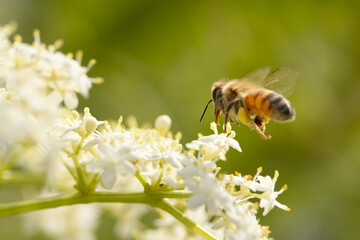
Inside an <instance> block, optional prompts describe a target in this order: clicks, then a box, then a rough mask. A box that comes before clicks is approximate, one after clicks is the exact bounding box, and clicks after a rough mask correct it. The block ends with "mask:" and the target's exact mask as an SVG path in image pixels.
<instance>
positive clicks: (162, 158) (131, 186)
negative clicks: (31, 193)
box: [0, 25, 289, 239]
mask: <svg viewBox="0 0 360 240" xmlns="http://www.w3.org/2000/svg"><path fill="white" fill-rule="evenodd" d="M13 28H14V27H13V25H6V26H3V27H1V28H0V87H1V90H0V109H1V110H0V119H1V121H2V122H1V124H0V163H1V166H4V167H3V168H2V169H5V170H1V171H12V170H13V168H14V167H15V166H16V167H17V168H18V167H20V169H24V170H26V171H30V172H36V173H42V174H44V176H46V182H45V186H46V187H45V188H46V191H50V192H69V191H72V190H73V189H74V188H73V187H74V185H75V188H76V189H78V190H79V191H80V192H82V193H85V194H87V193H91V192H96V191H109V192H120V193H130V192H141V191H144V186H147V189H145V192H146V191H148V192H150V193H156V192H164V193H170V192H176V193H189V195H190V197H189V198H188V199H186V200H184V199H172V200H171V201H170V200H169V202H170V203H171V204H172V205H174V206H177V207H178V208H179V209H181V210H182V211H183V212H184V214H185V215H186V216H187V217H189V218H190V219H191V220H193V221H194V222H195V223H196V224H198V225H199V226H201V227H202V228H204V229H206V230H207V231H208V232H210V233H212V234H213V235H214V236H216V237H217V238H218V239H268V234H269V230H268V228H267V227H264V226H261V225H260V224H259V220H258V219H257V218H256V214H257V212H258V209H259V207H260V208H263V209H264V211H263V214H264V215H266V214H267V213H268V212H269V211H270V210H271V209H272V208H274V206H277V207H279V208H282V209H284V210H289V209H288V208H287V207H286V206H285V205H282V204H280V203H279V202H278V201H277V200H276V199H277V197H278V195H279V194H281V193H282V192H283V191H284V190H285V189H286V186H284V187H283V188H282V189H281V190H280V191H275V183H276V180H277V178H278V175H279V174H278V173H277V172H276V173H275V176H274V177H273V178H271V177H269V176H265V177H264V176H261V175H260V173H261V168H259V169H258V171H257V173H256V175H255V176H253V177H252V176H249V175H246V176H242V175H241V174H239V173H235V174H231V175H226V174H224V173H221V172H220V168H219V167H218V166H217V161H218V160H225V159H226V158H225V155H226V153H227V151H228V150H229V148H230V147H232V148H234V149H236V150H238V151H241V149H240V146H239V143H238V142H237V141H236V140H235V139H234V137H235V133H234V132H233V131H231V130H229V131H228V132H227V133H221V134H219V133H218V132H217V128H216V125H215V123H212V124H211V129H212V130H213V131H214V134H213V135H210V136H201V137H199V139H197V140H194V141H192V142H191V143H188V144H186V147H187V149H188V150H184V149H183V146H182V144H181V143H180V140H181V134H180V133H177V134H175V135H173V134H172V132H170V127H171V119H170V118H169V117H168V116H166V115H162V116H159V117H158V118H157V119H156V121H155V124H154V128H149V129H145V128H138V127H137V124H136V123H134V122H133V123H131V121H130V123H129V124H128V127H125V125H124V124H123V123H122V121H123V119H122V117H120V118H119V120H118V121H117V122H111V121H99V120H97V119H96V118H95V117H94V116H92V115H91V114H90V110H89V109H88V108H85V109H84V114H79V113H78V112H77V111H75V110H72V109H74V108H75V107H76V106H77V103H78V100H77V96H76V93H79V94H81V95H83V96H84V97H86V96H88V91H89V89H90V87H91V85H92V83H95V82H99V81H100V80H99V79H97V78H89V77H88V76H87V75H86V73H87V72H88V70H89V69H90V67H91V65H93V61H91V63H90V64H89V66H87V67H82V66H81V57H79V56H78V57H77V60H73V59H72V57H71V55H64V54H62V53H60V52H58V51H57V48H58V45H59V44H58V43H56V44H54V45H51V46H48V47H46V46H45V45H44V44H42V43H41V42H40V38H39V32H38V31H35V33H34V35H35V42H34V43H33V45H29V44H25V43H22V42H21V41H20V37H15V42H14V43H11V42H10V41H9V40H8V36H9V35H10V33H11V32H12V30H13ZM132 121H134V120H132ZM228 129H230V127H228ZM0 176H5V175H4V174H0ZM0 181H1V179H0ZM140 183H141V184H140ZM250 199H251V200H252V201H249V200H250ZM256 200H259V202H256ZM101 208H102V209H103V210H104V211H107V210H109V211H108V212H110V213H111V215H112V216H114V217H115V218H116V219H117V220H118V222H119V223H118V224H116V226H117V227H116V230H115V232H116V234H117V235H119V237H121V238H126V237H133V238H136V239H166V238H168V239H198V238H199V237H198V236H197V235H194V234H193V233H192V232H190V231H188V230H186V228H185V227H184V226H182V225H181V224H180V223H179V222H178V221H175V220H174V219H173V218H172V217H171V218H170V216H169V215H166V214H164V212H159V215H158V216H159V218H158V219H157V220H155V221H154V223H153V225H154V226H152V227H151V228H146V223H142V222H141V221H140V220H139V219H140V218H141V216H143V215H144V214H146V212H148V211H149V208H146V207H138V206H136V207H132V206H130V207H128V206H126V207H124V205H113V204H108V205H101ZM99 209H100V206H98V205H91V207H90V206H89V207H87V206H86V207H85V206H72V207H71V208H61V209H57V210H54V211H42V212H35V213H31V214H28V215H27V216H26V219H27V222H28V224H27V226H30V228H31V229H33V230H34V229H35V230H36V229H40V230H42V231H43V232H44V233H45V234H47V235H48V236H49V237H51V238H53V239H64V238H66V239H83V238H82V236H87V237H86V239H94V238H95V237H94V236H95V235H94V233H95V230H96V229H95V228H96V226H97V225H98V224H97V221H98V220H99V214H100V211H99ZM88 211H91V214H89V213H88ZM54 214H56V217H55V218H54ZM34 218H36V220H34ZM70 218H71V219H74V221H78V223H77V224H74V223H73V222H72V221H68V219H70ZM164 219H165V220H164ZM169 219H171V220H169ZM84 221H85V223H89V224H84ZM34 225H36V226H34ZM55 225H56V226H61V228H59V227H54V226H55ZM89 226H90V227H89ZM124 226H126V227H124ZM154 227H156V228H154ZM91 228H93V229H91ZM140 229H141V230H140ZM82 233H84V234H85V235H82Z"/></svg>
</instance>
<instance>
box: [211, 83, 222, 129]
mask: <svg viewBox="0 0 360 240" xmlns="http://www.w3.org/2000/svg"><path fill="white" fill-rule="evenodd" d="M224 84H225V82H224V81H222V80H220V81H218V82H215V83H214V84H213V85H212V87H211V96H212V101H213V102H214V114H215V122H216V124H219V115H220V113H221V111H223V112H224V110H225V109H224V108H225V106H224V101H223V96H222V87H223V85H224Z"/></svg>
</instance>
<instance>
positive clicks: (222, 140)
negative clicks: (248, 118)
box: [186, 122, 241, 160]
mask: <svg viewBox="0 0 360 240" xmlns="http://www.w3.org/2000/svg"><path fill="white" fill-rule="evenodd" d="M211 129H213V131H214V134H212V135H209V136H203V137H200V138H199V139H198V140H194V141H192V142H191V143H188V144H186V147H187V148H190V149H194V150H201V152H202V155H203V158H204V159H205V160H212V159H216V158H220V159H221V160H225V159H226V157H225V154H226V152H227V151H228V150H229V147H232V148H234V149H236V150H238V151H239V152H241V148H240V145H239V143H238V142H237V141H236V140H235V139H233V138H234V137H235V132H234V131H231V132H230V134H228V133H221V134H218V132H217V128H216V124H215V123H214V122H213V123H211Z"/></svg>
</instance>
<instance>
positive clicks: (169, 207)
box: [155, 200, 216, 240]
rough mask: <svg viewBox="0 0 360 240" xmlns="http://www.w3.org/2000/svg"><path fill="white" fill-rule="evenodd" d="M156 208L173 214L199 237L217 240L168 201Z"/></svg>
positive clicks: (161, 202) (158, 203)
mask: <svg viewBox="0 0 360 240" xmlns="http://www.w3.org/2000/svg"><path fill="white" fill-rule="evenodd" d="M155 207H158V208H160V209H162V210H164V211H165V212H167V213H169V214H171V215H172V216H173V217H174V218H176V219H177V220H178V221H179V222H181V223H182V224H184V225H185V226H186V227H188V228H189V229H191V230H193V231H195V232H196V233H198V234H199V235H201V236H202V237H203V238H204V239H207V240H216V237H214V236H213V235H212V234H211V233H209V232H207V231H205V229H203V228H201V227H200V226H199V225H197V224H196V223H194V222H193V221H191V220H190V219H189V218H187V217H186V216H185V215H184V214H183V213H182V212H180V211H179V210H178V209H176V208H175V207H173V206H172V205H170V204H169V203H168V202H167V201H165V200H161V201H159V202H157V204H156V205H155Z"/></svg>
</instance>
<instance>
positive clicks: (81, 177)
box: [71, 133, 89, 193]
mask: <svg viewBox="0 0 360 240" xmlns="http://www.w3.org/2000/svg"><path fill="white" fill-rule="evenodd" d="M88 136H89V133H86V134H85V135H84V136H83V137H81V140H80V142H79V145H78V146H77V148H76V151H75V153H74V154H73V155H72V157H71V158H72V160H73V162H74V165H75V169H76V173H77V175H78V190H80V191H81V192H83V193H85V192H86V180H85V176H84V172H83V170H82V169H81V166H80V163H79V158H78V156H79V153H80V150H81V147H82V145H83V144H84V141H85V139H86V138H87V137H88Z"/></svg>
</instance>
